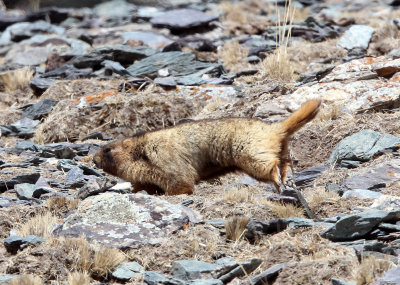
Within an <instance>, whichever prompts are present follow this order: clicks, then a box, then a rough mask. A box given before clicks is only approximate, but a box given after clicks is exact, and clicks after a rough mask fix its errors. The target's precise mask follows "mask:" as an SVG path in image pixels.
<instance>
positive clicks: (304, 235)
mask: <svg viewBox="0 0 400 285" xmlns="http://www.w3.org/2000/svg"><path fill="white" fill-rule="evenodd" d="M322 230H323V229H321V228H303V229H296V230H290V229H288V230H285V231H283V232H281V233H278V234H276V235H273V236H271V237H269V238H268V243H269V246H268V252H267V253H266V256H268V259H266V262H265V264H263V267H264V268H268V267H270V266H272V265H275V264H279V263H284V262H288V263H289V264H288V267H286V268H285V269H284V270H283V271H282V272H281V273H280V274H279V276H278V278H277V280H276V281H275V284H285V285H286V284H331V282H330V279H331V278H333V277H336V278H341V279H348V278H352V268H354V266H356V265H357V263H358V262H357V257H356V256H355V254H354V253H353V252H352V250H351V249H350V248H347V247H345V246H341V245H335V244H333V243H331V242H330V241H329V240H326V239H323V238H321V236H320V235H319V233H320V232H321V231H322Z"/></svg>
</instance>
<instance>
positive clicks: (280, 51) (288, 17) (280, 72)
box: [260, 0, 296, 81]
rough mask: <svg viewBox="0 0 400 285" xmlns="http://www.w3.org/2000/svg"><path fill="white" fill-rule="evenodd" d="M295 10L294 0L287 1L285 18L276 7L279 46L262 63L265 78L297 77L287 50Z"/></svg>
mask: <svg viewBox="0 0 400 285" xmlns="http://www.w3.org/2000/svg"><path fill="white" fill-rule="evenodd" d="M295 10H296V9H295V7H294V6H293V5H292V0H286V1H285V10H284V12H283V18H281V13H280V10H279V9H278V7H277V8H276V12H277V16H278V23H277V38H276V42H277V44H278V46H277V48H276V50H275V51H274V52H273V53H272V54H270V55H269V56H267V57H266V58H265V59H264V60H263V61H262V62H261V63H260V70H261V76H262V77H263V78H266V79H276V80H279V81H292V80H294V79H295V78H296V76H295V74H294V68H293V66H292V64H291V62H290V57H289V55H288V52H287V48H288V46H289V41H290V39H291V37H292V28H291V26H292V23H293V20H294V16H295Z"/></svg>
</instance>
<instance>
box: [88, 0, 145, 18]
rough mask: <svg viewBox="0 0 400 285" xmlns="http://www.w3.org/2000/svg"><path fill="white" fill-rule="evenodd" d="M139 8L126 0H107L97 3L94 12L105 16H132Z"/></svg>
mask: <svg viewBox="0 0 400 285" xmlns="http://www.w3.org/2000/svg"><path fill="white" fill-rule="evenodd" d="M136 10H137V8H136V6H135V5H133V4H131V3H128V2H126V1H125V0H113V1H107V2H104V3H101V4H98V5H96V6H95V7H94V8H93V12H94V13H95V14H96V15H97V16H100V17H105V18H123V17H125V18H128V17H129V18H130V17H132V15H133V13H134V12H135V11H136Z"/></svg>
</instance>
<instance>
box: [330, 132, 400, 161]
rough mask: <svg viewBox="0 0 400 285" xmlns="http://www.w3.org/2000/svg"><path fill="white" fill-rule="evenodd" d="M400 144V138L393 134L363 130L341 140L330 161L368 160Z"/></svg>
mask: <svg viewBox="0 0 400 285" xmlns="http://www.w3.org/2000/svg"><path fill="white" fill-rule="evenodd" d="M399 144H400V138H398V137H396V136H393V135H391V134H381V133H378V132H375V131H373V130H362V131H360V132H358V133H355V134H354V135H351V136H349V137H346V138H344V139H343V140H341V141H340V142H339V143H338V145H337V146H336V147H335V148H334V150H333V152H332V154H331V156H330V158H329V163H330V164H334V163H335V162H336V163H339V162H340V161H342V160H356V161H368V160H370V159H371V158H372V157H373V156H374V155H377V154H379V153H382V152H383V151H385V150H387V149H393V148H398V145H399Z"/></svg>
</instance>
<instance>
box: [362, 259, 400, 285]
mask: <svg viewBox="0 0 400 285" xmlns="http://www.w3.org/2000/svg"><path fill="white" fill-rule="evenodd" d="M393 267H394V264H393V262H391V261H389V260H388V259H377V258H375V257H374V256H368V257H363V258H362V260H361V263H360V264H359V265H358V266H357V267H356V268H355V269H354V270H355V275H356V281H357V285H367V284H372V283H373V282H374V281H376V279H378V278H379V277H380V276H382V275H383V273H385V272H386V271H388V270H389V269H391V268H393Z"/></svg>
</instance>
